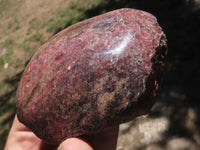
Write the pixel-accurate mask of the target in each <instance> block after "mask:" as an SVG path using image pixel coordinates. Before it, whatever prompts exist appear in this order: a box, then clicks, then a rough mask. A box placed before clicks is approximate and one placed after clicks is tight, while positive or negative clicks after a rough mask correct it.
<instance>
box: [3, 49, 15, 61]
mask: <svg viewBox="0 0 200 150" xmlns="http://www.w3.org/2000/svg"><path fill="white" fill-rule="evenodd" d="M12 54H13V50H12V49H11V48H9V49H7V51H6V53H5V58H7V59H8V58H9V57H10V56H11V55H12Z"/></svg>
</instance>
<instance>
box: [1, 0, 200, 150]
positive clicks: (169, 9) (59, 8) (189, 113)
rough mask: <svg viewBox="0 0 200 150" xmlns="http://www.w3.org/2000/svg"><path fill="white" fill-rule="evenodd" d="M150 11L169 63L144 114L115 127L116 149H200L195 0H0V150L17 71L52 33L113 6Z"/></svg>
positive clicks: (199, 4) (198, 1) (199, 19)
mask: <svg viewBox="0 0 200 150" xmlns="http://www.w3.org/2000/svg"><path fill="white" fill-rule="evenodd" d="M123 7H129V8H137V9H142V10H145V11H148V12H150V13H153V14H154V15H155V16H156V17H157V19H158V22H159V24H160V25H161V27H163V30H164V32H165V33H166V35H167V38H168V48H169V52H168V65H167V67H166V72H165V76H164V79H163V86H162V89H161V90H160V93H159V95H158V97H157V102H156V104H155V105H154V107H153V108H152V111H151V112H150V113H149V114H148V115H147V116H142V117H139V118H137V119H135V120H133V121H131V122H128V123H125V124H122V125H121V126H120V132H119V138H118V145H117V150H199V149H200V119H199V114H200V109H199V108H200V96H199V93H198V92H199V89H200V59H199V58H200V51H199V42H200V29H199V27H200V0H168V1H164V0H163V1H160V0H133V1H130V0H94V1H91V0H85V1H84V3H83V1H75V0H56V1H50V0H43V1H39V0H35V1H33V0H0V149H3V147H4V144H5V140H6V138H7V135H8V132H9V129H10V125H11V123H12V119H13V117H14V115H15V95H16V89H17V85H18V82H19V80H20V77H21V74H22V72H23V70H24V68H25V66H26V65H27V63H28V61H29V60H30V58H31V56H32V55H33V54H34V52H35V51H36V50H37V49H38V47H40V46H41V45H42V44H43V43H44V42H45V41H47V40H48V39H49V38H50V37H51V36H52V35H54V34H55V33H57V32H58V31H60V30H62V29H63V28H65V27H67V26H69V25H71V24H73V23H76V22H78V21H80V20H83V19H86V18H90V17H92V16H95V15H98V14H101V13H104V12H107V11H110V10H114V9H117V8H123Z"/></svg>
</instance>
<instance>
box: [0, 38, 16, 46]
mask: <svg viewBox="0 0 200 150" xmlns="http://www.w3.org/2000/svg"><path fill="white" fill-rule="evenodd" d="M13 43H14V41H13V40H12V39H10V38H8V39H6V40H5V41H4V42H3V43H2V44H3V45H4V46H9V45H12V44H13Z"/></svg>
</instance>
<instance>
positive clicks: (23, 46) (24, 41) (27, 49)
mask: <svg viewBox="0 0 200 150" xmlns="http://www.w3.org/2000/svg"><path fill="white" fill-rule="evenodd" d="M28 40H29V39H28V38H25V39H24V40H23V42H22V43H21V44H18V48H22V49H24V50H25V51H26V52H30V50H31V47H30V45H29V44H28Z"/></svg>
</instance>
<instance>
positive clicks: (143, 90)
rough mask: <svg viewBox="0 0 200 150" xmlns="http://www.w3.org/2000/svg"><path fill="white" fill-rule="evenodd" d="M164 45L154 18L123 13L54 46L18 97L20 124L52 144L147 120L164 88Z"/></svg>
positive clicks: (79, 27) (77, 28) (35, 63)
mask: <svg viewBox="0 0 200 150" xmlns="http://www.w3.org/2000/svg"><path fill="white" fill-rule="evenodd" d="M166 51H167V46H166V37H165V35H164V33H163V32H162V29H161V28H160V27H159V25H158V23H157V20H156V18H155V17H154V16H153V15H151V14H149V13H147V12H144V11H139V10H134V9H119V10H116V11H112V12H109V13H106V14H104V15H100V16H97V17H94V18H91V19H88V20H85V21H83V22H80V23H78V24H75V25H73V26H71V27H69V28H67V29H65V30H63V31H61V32H60V33H58V34H57V35H55V36H54V37H53V38H52V39H50V40H49V41H48V42H47V43H45V44H44V45H43V46H42V47H41V48H40V49H39V50H38V51H37V52H36V54H35V55H34V57H33V58H32V60H31V61H30V63H29V65H28V66H27V68H26V70H25V72H24V74H23V76H22V78H21V81H20V84H19V87H18V91H17V114H18V117H19V120H20V121H21V122H22V123H24V124H25V125H26V126H27V127H28V128H30V129H31V130H32V131H33V132H34V133H35V134H36V135H37V136H38V137H40V138H41V139H43V140H44V141H46V142H47V143H50V144H58V143H60V142H61V141H62V140H64V139H66V138H69V137H74V136H80V135H83V134H89V133H95V132H98V131H100V130H102V129H104V128H107V127H110V126H114V125H117V124H120V123H122V122H126V121H129V120H131V119H133V118H135V117H137V116H139V115H143V114H146V113H147V112H148V111H149V110H150V108H151V107H152V105H153V104H154V99H155V96H156V93H157V91H158V89H159V87H160V82H161V78H162V73H163V69H164V65H165V59H166Z"/></svg>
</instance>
